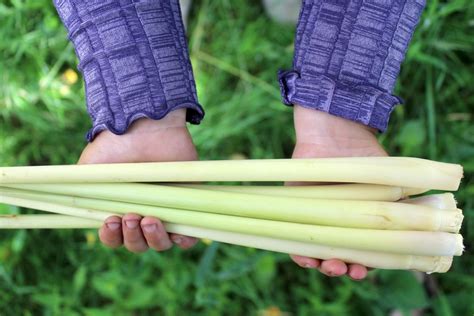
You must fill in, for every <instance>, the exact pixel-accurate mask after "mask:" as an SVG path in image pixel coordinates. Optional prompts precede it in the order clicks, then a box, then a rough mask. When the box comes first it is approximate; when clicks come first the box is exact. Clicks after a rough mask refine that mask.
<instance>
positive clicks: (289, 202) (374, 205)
mask: <svg viewBox="0 0 474 316" xmlns="http://www.w3.org/2000/svg"><path fill="white" fill-rule="evenodd" d="M8 186H11V187H14V188H19V189H27V190H36V191H41V192H48V193H56V194H65V195H73V196H80V197H86V198H96V199H104V200H113V201H121V202H129V203H134V204H145V205H152V206H161V207H170V208H177V209H185V210H193V211H201V212H209V213H217V214H223V215H234V216H243V217H252V218H260V219H269V220H277V221H285V222H294V223H303V224H316V225H325V226H337V227H353V228H370V229H391V230H426V231H447V232H458V231H459V229H460V227H461V224H462V219H463V216H462V213H461V212H460V211H458V210H452V211H442V210H439V209H432V208H428V207H424V206H420V205H415V204H406V203H394V202H381V201H352V200H350V201H349V200H322V199H307V198H295V197H279V196H265V195H255V194H242V193H236V192H224V191H211V190H200V189H191V188H183V187H170V186H159V185H151V184H139V183H108V184H107V183H101V184H94V183H89V184H72V183H71V184H68V185H63V184H11V185H8ZM0 190H1V189H0Z"/></svg>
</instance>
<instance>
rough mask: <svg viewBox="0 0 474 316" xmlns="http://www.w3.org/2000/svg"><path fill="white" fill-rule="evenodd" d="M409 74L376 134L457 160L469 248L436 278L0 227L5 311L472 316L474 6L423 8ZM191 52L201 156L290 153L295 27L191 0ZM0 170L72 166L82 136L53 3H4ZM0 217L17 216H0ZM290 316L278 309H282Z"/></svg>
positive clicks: (246, 4) (403, 148) (393, 145)
mask: <svg viewBox="0 0 474 316" xmlns="http://www.w3.org/2000/svg"><path fill="white" fill-rule="evenodd" d="M428 2H429V5H428V7H427V9H426V10H425V12H424V15H423V20H422V21H421V23H420V26H419V28H418V29H417V31H416V33H415V36H414V39H413V42H412V45H411V47H410V49H409V52H408V54H407V58H406V61H405V63H404V65H403V67H402V74H401V78H400V80H399V82H398V85H397V91H396V93H397V94H398V95H401V96H402V97H403V98H404V99H405V105H404V106H400V107H398V108H397V109H396V111H395V112H394V114H393V116H392V119H391V124H390V129H389V131H388V132H387V133H385V134H383V135H381V137H380V138H381V141H382V142H383V144H384V145H385V146H386V148H387V149H388V150H389V152H390V153H391V154H393V155H407V156H416V157H425V158H431V159H436V160H442V161H449V162H457V163H462V164H463V165H464V167H465V170H466V176H465V179H464V181H463V184H462V188H461V190H460V191H459V192H458V193H457V194H456V196H457V199H458V201H459V203H460V206H461V207H462V208H463V209H464V212H465V216H466V219H465V224H464V226H463V229H462V233H463V235H464V236H465V239H466V246H467V248H466V249H467V252H466V254H464V255H463V256H462V257H461V258H456V259H455V262H454V267H453V269H452V270H451V271H450V272H449V273H447V274H445V275H433V276H430V277H428V278H426V279H425V280H424V282H419V281H417V280H416V278H415V276H414V275H413V274H412V273H410V272H400V271H373V272H371V273H370V275H369V278H368V280H366V281H363V282H353V281H350V280H349V279H347V278H337V279H330V278H327V277H323V276H321V275H320V274H318V273H317V272H316V271H308V270H303V269H300V268H298V267H296V266H295V265H294V264H293V263H292V262H291V261H290V260H289V259H288V257H287V256H286V255H280V254H273V253H269V252H263V251H257V250H253V249H246V248H240V247H234V246H227V245H223V244H218V243H212V244H210V245H207V244H203V243H201V244H200V245H198V246H197V247H195V248H194V249H192V250H189V251H181V250H179V249H173V250H172V251H168V252H166V253H154V252H148V253H146V254H143V255H135V254H131V253H128V252H126V251H125V250H123V249H122V250H109V249H106V248H104V247H102V246H101V245H100V244H99V243H98V241H97V239H96V234H95V232H93V231H91V232H88V231H28V232H24V231H16V232H13V231H9V232H5V231H3V232H0V315H7V316H9V315H114V316H118V315H157V314H164V315H278V313H277V314H271V312H272V311H273V312H275V311H278V310H280V311H282V312H287V313H291V314H293V315H338V316H339V315H387V314H388V313H389V312H390V311H392V310H394V309H398V310H401V311H403V312H404V313H405V314H406V315H408V314H409V311H411V310H413V309H423V310H424V312H425V315H443V316H444V315H456V316H457V315H472V314H473V313H474V303H472V296H473V293H474V255H473V254H472V250H473V245H474V243H473V240H474V199H473V196H474V181H473V173H474V125H473V115H474V113H473V112H474V84H473V82H474V36H473V34H474V6H473V5H472V4H471V3H472V2H471V1H469V0H464V1H463V0H452V1H435V0H431V1H428ZM190 17H191V19H190V23H189V28H188V30H189V35H190V50H191V57H192V60H193V66H194V70H195V75H196V80H197V85H198V89H199V97H200V101H201V103H202V104H203V105H204V106H205V109H206V111H207V116H206V119H205V120H204V121H203V123H202V124H201V125H200V126H192V127H191V131H192V134H193V137H194V140H195V143H196V145H197V147H198V150H199V153H200V155H201V157H202V158H203V159H226V158H229V157H231V156H232V155H234V154H242V155H245V156H246V157H249V158H272V157H275V158H282V157H288V156H289V155H290V153H291V150H292V146H293V139H294V135H293V130H292V112H291V109H290V108H287V107H284V106H283V105H281V103H280V97H279V92H278V87H277V83H276V70H277V69H278V68H289V67H290V65H291V58H292V49H293V48H292V45H293V44H292V41H293V32H294V28H293V27H290V26H284V25H278V24H275V23H273V22H271V21H269V20H268V18H267V17H266V16H265V14H264V13H263V9H262V7H261V5H260V4H259V2H258V1H249V0H247V1H230V0H227V1H224V0H223V1H209V0H208V1H195V3H194V5H193V8H192V11H191V14H190ZM0 21H1V22H0V38H1V39H2V40H1V41H0V54H1V55H0V165H27V164H29V165H36V164H60V163H74V162H75V161H76V159H77V157H78V155H79V153H80V151H81V149H82V148H83V146H84V145H85V141H84V134H85V132H86V130H87V129H88V128H89V124H90V123H89V119H88V117H87V115H86V112H85V106H84V96H83V87H82V83H81V82H80V80H79V81H78V82H77V83H75V84H72V85H68V84H67V83H66V82H65V81H64V79H63V78H62V74H63V73H64V72H65V71H66V70H67V69H75V66H76V58H75V56H74V50H73V48H72V46H71V45H70V44H68V42H67V40H66V33H65V30H64V29H63V27H62V25H61V23H60V22H59V20H58V18H57V15H56V12H55V10H54V8H53V6H52V4H51V1H49V0H43V1H39V0H24V1H2V2H1V3H0ZM0 211H1V212H19V211H20V210H18V209H16V208H8V207H0ZM282 315H283V314H282Z"/></svg>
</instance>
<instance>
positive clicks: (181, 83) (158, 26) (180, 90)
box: [54, 0, 204, 141]
mask: <svg viewBox="0 0 474 316" xmlns="http://www.w3.org/2000/svg"><path fill="white" fill-rule="evenodd" d="M54 4H55V6H56V9H57V11H58V13H59V16H60V17H61V20H62V21H63V23H64V25H65V26H66V28H67V30H68V35H69V39H70V40H71V41H72V42H73V43H74V46H75V50H76V54H77V57H78V58H79V66H78V68H79V71H81V72H82V74H83V76H84V81H85V87H86V100H87V109H88V112H89V114H90V117H91V119H92V124H93V126H92V129H91V130H90V131H89V132H88V134H87V139H88V141H92V140H93V139H94V137H95V136H96V135H97V133H99V132H100V131H102V130H105V129H108V130H110V131H111V132H113V133H115V134H123V133H125V132H126V130H127V128H128V127H129V125H130V124H131V123H132V122H133V121H135V120H137V119H138V118H142V117H148V118H152V119H161V118H163V117H164V116H165V115H166V114H168V113H169V112H170V111H172V110H175V109H178V108H187V109H188V110H187V120H188V121H189V122H191V123H194V124H199V122H200V121H201V119H202V118H203V116H204V112H203V109H202V108H201V106H200V105H199V103H198V101H197V95H196V87H195V83H194V77H193V72H192V68H191V63H190V60H189V56H188V51H187V45H186V38H185V33H184V26H183V22H182V19H181V13H180V8H179V2H178V0H159V1H153V0H107V1H106V0H103V1H99V0H96V1H87V0H54Z"/></svg>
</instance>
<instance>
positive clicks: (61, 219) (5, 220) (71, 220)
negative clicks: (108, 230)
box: [0, 214, 101, 229]
mask: <svg viewBox="0 0 474 316" xmlns="http://www.w3.org/2000/svg"><path fill="white" fill-rule="evenodd" d="M100 226H101V222H99V221H97V220H94V219H87V218H80V217H74V216H68V215H4V214H2V215H0V229H65V228H68V229H71V228H73V229H83V228H84V229H87V228H98V227H100Z"/></svg>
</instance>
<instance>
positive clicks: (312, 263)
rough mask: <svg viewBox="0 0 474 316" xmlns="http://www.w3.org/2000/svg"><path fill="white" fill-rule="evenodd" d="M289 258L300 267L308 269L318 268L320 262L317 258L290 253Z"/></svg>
mask: <svg viewBox="0 0 474 316" xmlns="http://www.w3.org/2000/svg"><path fill="white" fill-rule="evenodd" d="M290 258H291V259H292V260H293V261H294V262H295V263H296V264H297V265H299V266H300V267H302V268H308V269H315V268H318V267H319V265H320V264H321V262H320V261H319V260H318V259H314V258H309V257H303V256H297V255H290Z"/></svg>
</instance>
